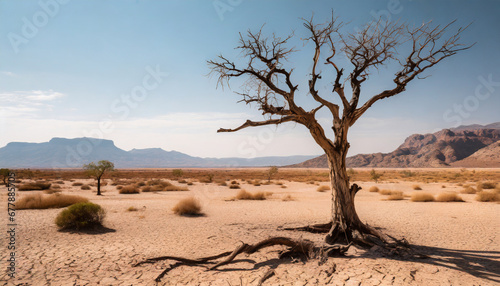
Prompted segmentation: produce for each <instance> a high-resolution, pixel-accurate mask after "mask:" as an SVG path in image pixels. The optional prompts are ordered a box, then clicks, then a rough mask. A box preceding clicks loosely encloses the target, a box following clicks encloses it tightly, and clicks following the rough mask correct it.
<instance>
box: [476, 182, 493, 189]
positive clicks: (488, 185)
mask: <svg viewBox="0 0 500 286" xmlns="http://www.w3.org/2000/svg"><path fill="white" fill-rule="evenodd" d="M496 185H497V184H496V183H495V182H478V183H477V186H478V187H481V189H485V190H491V189H494V188H495V187H496Z"/></svg>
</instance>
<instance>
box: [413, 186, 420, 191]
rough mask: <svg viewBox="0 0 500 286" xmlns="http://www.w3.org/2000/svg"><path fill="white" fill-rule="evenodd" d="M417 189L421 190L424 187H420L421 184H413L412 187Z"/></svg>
mask: <svg viewBox="0 0 500 286" xmlns="http://www.w3.org/2000/svg"><path fill="white" fill-rule="evenodd" d="M412 188H413V189H414V190H415V191H421V190H422V187H420V186H419V185H413V187H412Z"/></svg>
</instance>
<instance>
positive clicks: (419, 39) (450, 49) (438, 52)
mask: <svg viewBox="0 0 500 286" xmlns="http://www.w3.org/2000/svg"><path fill="white" fill-rule="evenodd" d="M454 22H455V21H453V22H451V23H449V24H448V25H446V26H444V27H443V28H440V27H439V26H437V27H435V28H431V27H430V22H428V23H425V24H423V25H422V26H420V27H417V28H414V29H410V28H408V27H405V28H406V31H407V33H408V35H409V37H410V41H411V45H412V51H411V52H410V55H409V56H408V57H407V58H406V62H405V63H402V64H401V65H402V68H401V70H400V71H399V72H397V73H396V77H395V78H394V83H396V87H395V88H393V89H391V90H385V91H383V92H381V93H379V94H377V95H375V96H373V97H372V98H370V99H369V100H368V101H367V102H365V104H363V106H361V107H360V108H358V109H357V110H356V111H355V112H354V114H353V120H352V122H351V125H352V124H354V122H356V120H357V119H359V117H361V115H363V113H365V112H366V110H368V108H370V107H371V106H372V105H373V104H374V103H375V102H377V101H379V100H381V99H384V98H388V97H391V96H394V95H396V94H399V93H401V92H403V91H404V90H405V88H406V85H407V84H408V83H409V82H410V81H412V80H414V79H415V78H419V77H418V75H420V74H421V73H423V72H424V71H425V70H427V69H428V68H430V67H433V66H435V65H436V64H438V63H439V62H441V61H442V60H443V59H445V58H448V57H450V56H452V55H455V54H456V53H457V52H459V51H463V50H467V49H469V48H471V47H472V46H473V45H474V44H472V45H468V46H465V45H463V44H460V43H459V40H460V34H461V33H462V32H463V31H464V30H465V29H466V28H467V27H468V26H467V27H466V28H459V29H458V31H457V32H456V33H455V34H453V35H452V36H451V37H449V38H447V39H444V40H442V41H441V43H438V42H439V41H440V40H441V38H442V37H443V36H444V33H445V31H446V30H447V29H448V28H449V27H450V26H451V25H452V24H453V23H454Z"/></svg>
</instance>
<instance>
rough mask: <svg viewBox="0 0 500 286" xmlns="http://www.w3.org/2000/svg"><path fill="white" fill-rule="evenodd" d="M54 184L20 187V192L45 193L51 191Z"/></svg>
mask: <svg viewBox="0 0 500 286" xmlns="http://www.w3.org/2000/svg"><path fill="white" fill-rule="evenodd" d="M50 186H52V184H50V183H44V182H35V183H27V184H23V185H20V186H19V187H18V190H19V191H43V190H48V189H50Z"/></svg>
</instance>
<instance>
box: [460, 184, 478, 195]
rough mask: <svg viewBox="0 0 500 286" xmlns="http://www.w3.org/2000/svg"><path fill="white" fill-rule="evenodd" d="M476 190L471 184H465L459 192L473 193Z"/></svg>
mask: <svg viewBox="0 0 500 286" xmlns="http://www.w3.org/2000/svg"><path fill="white" fill-rule="evenodd" d="M476 192H477V190H476V189H474V188H473V187H471V186H466V187H465V188H464V189H463V190H462V191H461V193H462V194H475V193H476Z"/></svg>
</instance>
